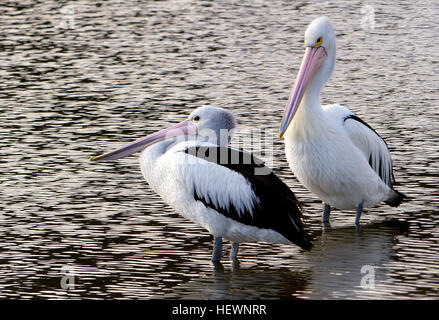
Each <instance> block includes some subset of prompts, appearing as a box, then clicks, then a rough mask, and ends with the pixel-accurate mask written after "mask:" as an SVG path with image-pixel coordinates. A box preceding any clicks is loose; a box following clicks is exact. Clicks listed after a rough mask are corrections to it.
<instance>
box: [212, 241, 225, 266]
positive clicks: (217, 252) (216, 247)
mask: <svg viewBox="0 0 439 320" xmlns="http://www.w3.org/2000/svg"><path fill="white" fill-rule="evenodd" d="M222 248H223V239H222V238H221V237H214V240H213V254H212V262H219V261H220V260H221V251H222Z"/></svg>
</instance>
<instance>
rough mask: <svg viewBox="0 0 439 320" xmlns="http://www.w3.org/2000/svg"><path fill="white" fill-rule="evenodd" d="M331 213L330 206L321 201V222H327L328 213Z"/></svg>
mask: <svg viewBox="0 0 439 320" xmlns="http://www.w3.org/2000/svg"><path fill="white" fill-rule="evenodd" d="M330 213H331V206H330V205H329V204H326V203H323V223H329V214H330Z"/></svg>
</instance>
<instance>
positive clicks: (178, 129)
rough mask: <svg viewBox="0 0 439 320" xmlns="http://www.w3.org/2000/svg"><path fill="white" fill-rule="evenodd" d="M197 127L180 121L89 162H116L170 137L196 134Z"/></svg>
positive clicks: (93, 158) (92, 158)
mask: <svg viewBox="0 0 439 320" xmlns="http://www.w3.org/2000/svg"><path fill="white" fill-rule="evenodd" d="M196 133H197V127H196V126H195V125H194V124H192V122H190V121H189V120H185V121H182V122H180V123H178V124H176V125H174V126H172V127H170V128H167V129H163V130H160V131H158V132H156V133H153V134H150V135H148V136H146V137H143V138H140V139H137V140H136V141H134V142H131V143H129V144H127V145H125V146H123V147H120V148H118V149H116V150H114V151H111V152H108V153H105V154H102V155H100V156H96V157H90V161H107V160H116V159H120V158H123V157H126V156H129V155H130V154H133V153H135V152H138V151H141V150H143V149H145V148H146V147H149V146H150V145H153V144H154V143H157V142H159V141H162V140H165V139H169V138H172V137H176V136H180V135H187V134H196Z"/></svg>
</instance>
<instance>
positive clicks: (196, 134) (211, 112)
mask: <svg viewBox="0 0 439 320" xmlns="http://www.w3.org/2000/svg"><path fill="white" fill-rule="evenodd" d="M235 127H236V120H235V117H234V116H233V114H232V113H231V112H230V111H228V110H226V109H222V108H218V107H212V106H204V107H199V108H197V109H195V110H194V111H193V112H192V113H191V114H190V115H189V117H188V118H187V119H186V120H184V121H182V122H180V123H177V124H176V125H173V126H171V127H169V128H167V129H163V130H160V131H158V132H156V133H153V134H150V135H148V136H146V137H143V138H140V139H137V140H136V141H134V142H131V143H129V144H127V145H125V146H123V147H120V148H118V149H116V150H114V151H111V152H108V153H105V154H103V155H100V156H96V157H90V161H98V160H100V161H105V160H116V159H120V158H123V157H126V156H129V155H131V154H133V153H135V152H138V151H142V150H143V149H145V148H147V147H149V146H151V145H153V144H155V143H157V142H159V141H163V140H168V139H175V138H176V137H179V136H184V137H185V138H186V139H197V140H198V139H199V140H203V141H209V142H212V143H214V144H217V145H221V146H224V145H227V144H228V142H229V140H230V138H231V134H232V130H233V129H234V128H235Z"/></svg>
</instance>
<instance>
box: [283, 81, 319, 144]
mask: <svg viewBox="0 0 439 320" xmlns="http://www.w3.org/2000/svg"><path fill="white" fill-rule="evenodd" d="M325 123H326V115H325V113H324V111H323V108H322V105H321V103H320V88H319V87H316V86H315V87H312V83H311V84H310V86H309V87H308V89H307V90H306V92H305V94H304V96H303V99H302V102H301V103H300V106H299V108H298V109H297V111H296V114H295V116H294V118H293V121H292V122H291V124H290V125H289V126H288V130H287V132H286V138H287V139H310V137H311V136H314V135H316V134H320V133H323V129H324V126H325Z"/></svg>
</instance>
